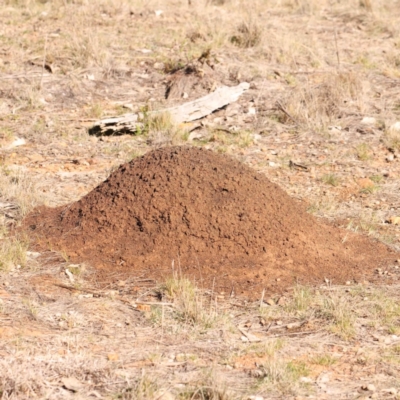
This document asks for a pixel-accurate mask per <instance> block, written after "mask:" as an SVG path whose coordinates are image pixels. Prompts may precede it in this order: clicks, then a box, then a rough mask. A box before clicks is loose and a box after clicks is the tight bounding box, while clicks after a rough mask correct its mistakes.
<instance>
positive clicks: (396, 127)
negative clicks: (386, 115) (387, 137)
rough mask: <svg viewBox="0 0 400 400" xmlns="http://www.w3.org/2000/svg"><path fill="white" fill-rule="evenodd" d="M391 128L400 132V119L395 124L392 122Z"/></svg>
mask: <svg viewBox="0 0 400 400" xmlns="http://www.w3.org/2000/svg"><path fill="white" fill-rule="evenodd" d="M389 130H391V131H396V132H400V121H397V122H395V123H394V124H392V125H391V126H390V128H389Z"/></svg>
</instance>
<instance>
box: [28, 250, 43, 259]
mask: <svg viewBox="0 0 400 400" xmlns="http://www.w3.org/2000/svg"><path fill="white" fill-rule="evenodd" d="M26 255H27V256H28V257H29V258H33V259H35V258H38V257H39V256H40V253H38V252H37V251H27V252H26Z"/></svg>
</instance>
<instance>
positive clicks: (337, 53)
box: [335, 29, 340, 69]
mask: <svg viewBox="0 0 400 400" xmlns="http://www.w3.org/2000/svg"><path fill="white" fill-rule="evenodd" d="M335 47H336V58H337V63H338V69H340V56H339V46H338V41H337V32H336V29H335Z"/></svg>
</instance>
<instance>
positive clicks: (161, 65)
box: [153, 62, 165, 71]
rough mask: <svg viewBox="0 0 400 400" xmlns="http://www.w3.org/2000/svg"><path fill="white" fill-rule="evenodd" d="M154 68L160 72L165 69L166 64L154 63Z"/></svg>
mask: <svg viewBox="0 0 400 400" xmlns="http://www.w3.org/2000/svg"><path fill="white" fill-rule="evenodd" d="M153 68H154V69H156V70H159V71H160V70H163V69H164V68H165V64H164V63H162V62H156V63H154V65H153Z"/></svg>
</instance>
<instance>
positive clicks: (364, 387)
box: [361, 383, 376, 392]
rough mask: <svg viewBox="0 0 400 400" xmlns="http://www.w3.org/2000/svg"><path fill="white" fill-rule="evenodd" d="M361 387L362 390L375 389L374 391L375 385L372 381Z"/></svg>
mask: <svg viewBox="0 0 400 400" xmlns="http://www.w3.org/2000/svg"><path fill="white" fill-rule="evenodd" d="M361 389H362V390H368V391H370V392H375V391H376V387H375V385H374V384H372V383H369V384H368V385H363V386H361Z"/></svg>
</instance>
